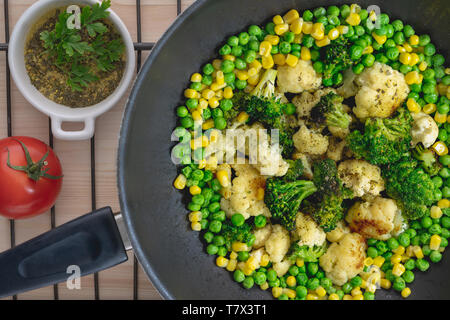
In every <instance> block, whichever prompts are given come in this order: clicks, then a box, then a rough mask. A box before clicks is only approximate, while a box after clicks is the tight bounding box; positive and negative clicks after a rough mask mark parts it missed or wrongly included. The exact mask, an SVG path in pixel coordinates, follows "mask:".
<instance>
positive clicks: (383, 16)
mask: <svg viewBox="0 0 450 320" xmlns="http://www.w3.org/2000/svg"><path fill="white" fill-rule="evenodd" d="M378 19H379V20H378V21H379V22H380V24H382V25H385V24H388V23H389V16H388V15H387V14H386V13H382V14H380V15H379V16H378Z"/></svg>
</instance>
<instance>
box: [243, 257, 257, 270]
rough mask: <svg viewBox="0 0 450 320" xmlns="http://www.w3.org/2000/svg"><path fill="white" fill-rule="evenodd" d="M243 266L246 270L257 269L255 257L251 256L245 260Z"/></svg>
mask: <svg viewBox="0 0 450 320" xmlns="http://www.w3.org/2000/svg"><path fill="white" fill-rule="evenodd" d="M245 265H246V267H247V268H249V269H252V270H255V269H256V268H257V267H258V261H257V260H256V257H255V256H251V257H250V258H248V259H247V261H246V262H245Z"/></svg>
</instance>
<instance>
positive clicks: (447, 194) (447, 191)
mask: <svg viewBox="0 0 450 320" xmlns="http://www.w3.org/2000/svg"><path fill="white" fill-rule="evenodd" d="M442 197H444V198H446V199H448V198H450V187H447V186H445V187H443V188H442ZM439 200H440V199H439Z"/></svg>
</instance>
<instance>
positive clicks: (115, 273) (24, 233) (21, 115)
mask: <svg viewBox="0 0 450 320" xmlns="http://www.w3.org/2000/svg"><path fill="white" fill-rule="evenodd" d="M0 1H1V2H0V43H4V42H5V37H6V33H5V31H6V30H5V23H4V22H5V20H4V19H5V17H4V11H5V10H4V8H5V4H6V2H7V0H0ZM194 1H195V0H183V1H182V2H181V9H182V10H184V9H186V7H188V6H189V5H191V4H192V3H193V2H194ZM34 2H35V1H33V0H9V1H8V4H9V5H8V6H9V10H8V11H9V23H10V28H9V29H10V30H9V33H10V32H11V31H12V30H13V28H14V24H15V22H16V21H17V20H18V18H19V17H20V15H21V14H22V13H23V12H24V10H25V9H27V7H29V6H30V5H31V4H32V3H34ZM136 2H137V1H136V0H112V9H113V10H114V11H115V12H116V13H117V14H118V15H119V16H120V18H121V19H122V20H123V21H124V23H125V24H126V26H127V27H128V30H129V31H130V33H131V36H132V38H133V40H134V41H135V42H137V23H136ZM140 2H141V10H142V11H141V13H142V15H141V16H142V41H143V42H155V41H157V40H158V38H159V37H160V36H161V35H162V33H163V32H164V31H165V30H166V29H167V28H168V27H169V26H170V24H171V23H172V22H173V20H174V19H175V18H176V16H177V1H176V0H141V1H140ZM147 56H148V52H143V54H142V57H143V61H144V59H145V58H146V57H147ZM6 63H7V59H6V52H5V51H2V52H0V138H4V137H7V135H8V124H7V121H8V120H7V89H6V87H7V86H6V77H5V74H6ZM125 101H126V97H124V98H123V99H122V101H121V102H120V103H118V104H117V105H116V106H115V107H114V108H113V109H112V110H110V111H109V112H107V113H106V114H104V115H102V116H100V117H99V118H98V119H97V122H96V134H95V143H94V146H95V185H96V194H95V198H96V203H95V206H96V207H97V208H100V207H103V206H111V207H112V209H113V211H115V212H118V211H120V207H119V202H118V195H117V188H116V153H117V146H118V145H117V138H118V134H119V129H120V123H121V119H122V113H123V110H124V106H125ZM11 106H12V108H11V129H12V134H13V135H15V136H17V135H25V136H31V137H35V138H37V139H40V140H42V141H44V142H46V143H49V121H48V118H47V116H46V115H44V114H42V113H40V112H39V111H37V110H36V109H34V108H33V107H32V106H31V105H30V104H29V103H28V102H27V101H26V100H25V99H24V97H23V96H22V94H21V93H20V92H19V91H18V89H17V87H16V86H15V84H14V82H13V81H12V80H11ZM75 126H76V125H75ZM65 128H70V126H67V127H65ZM54 149H55V151H56V153H57V154H58V156H59V158H60V160H61V162H62V166H63V170H64V183H63V188H62V192H61V194H60V196H59V198H58V200H57V202H56V205H55V225H56V226H58V225H61V224H63V223H65V222H67V221H70V220H73V219H75V218H77V217H79V216H81V215H83V214H85V213H87V212H90V211H91V208H92V203H91V199H92V197H91V141H90V140H87V141H62V140H57V139H55V140H54ZM50 228H51V214H50V212H47V213H45V214H43V215H41V216H38V217H35V218H31V219H27V220H17V221H15V223H14V229H15V235H14V236H15V244H16V245H17V244H20V243H22V242H24V241H26V240H29V239H31V238H33V237H35V236H37V235H39V234H41V233H43V232H45V231H48V230H49V229H50ZM10 229H11V225H10V221H9V220H7V219H5V218H0V252H1V251H4V250H7V249H9V248H10V247H11V232H10ZM128 258H129V259H128V261H127V262H125V263H123V264H121V265H119V266H116V267H114V268H111V269H108V270H106V271H102V272H100V273H99V274H98V282H99V286H98V289H99V291H98V297H99V298H100V299H133V298H138V299H161V297H160V296H159V294H158V292H157V291H156V290H155V289H154V288H153V286H152V284H151V283H150V281H149V280H148V279H147V277H146V275H145V274H144V272H143V271H142V269H141V267H140V266H139V265H137V266H135V265H134V264H135V261H134V256H133V252H132V251H129V252H128ZM135 268H136V269H135ZM135 270H137V272H136V273H137V291H135V286H134V284H133V283H134V281H135V278H134V273H135ZM57 296H58V298H59V299H95V286H94V276H93V275H90V276H85V277H83V278H82V280H81V289H79V290H76V289H74V290H69V289H68V288H67V287H66V285H65V283H61V284H59V285H58V287H57ZM16 298H17V299H54V298H55V296H54V288H53V286H52V287H46V288H41V289H38V290H34V291H31V292H26V293H23V294H19V295H18V296H17V297H16ZM8 299H11V297H10V298H8Z"/></svg>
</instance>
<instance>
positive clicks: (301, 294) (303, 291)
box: [295, 285, 308, 299]
mask: <svg viewBox="0 0 450 320" xmlns="http://www.w3.org/2000/svg"><path fill="white" fill-rule="evenodd" d="M295 292H296V293H297V297H298V298H300V299H303V298H306V295H307V294H308V289H307V288H306V287H305V286H303V285H301V286H297V288H295Z"/></svg>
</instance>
